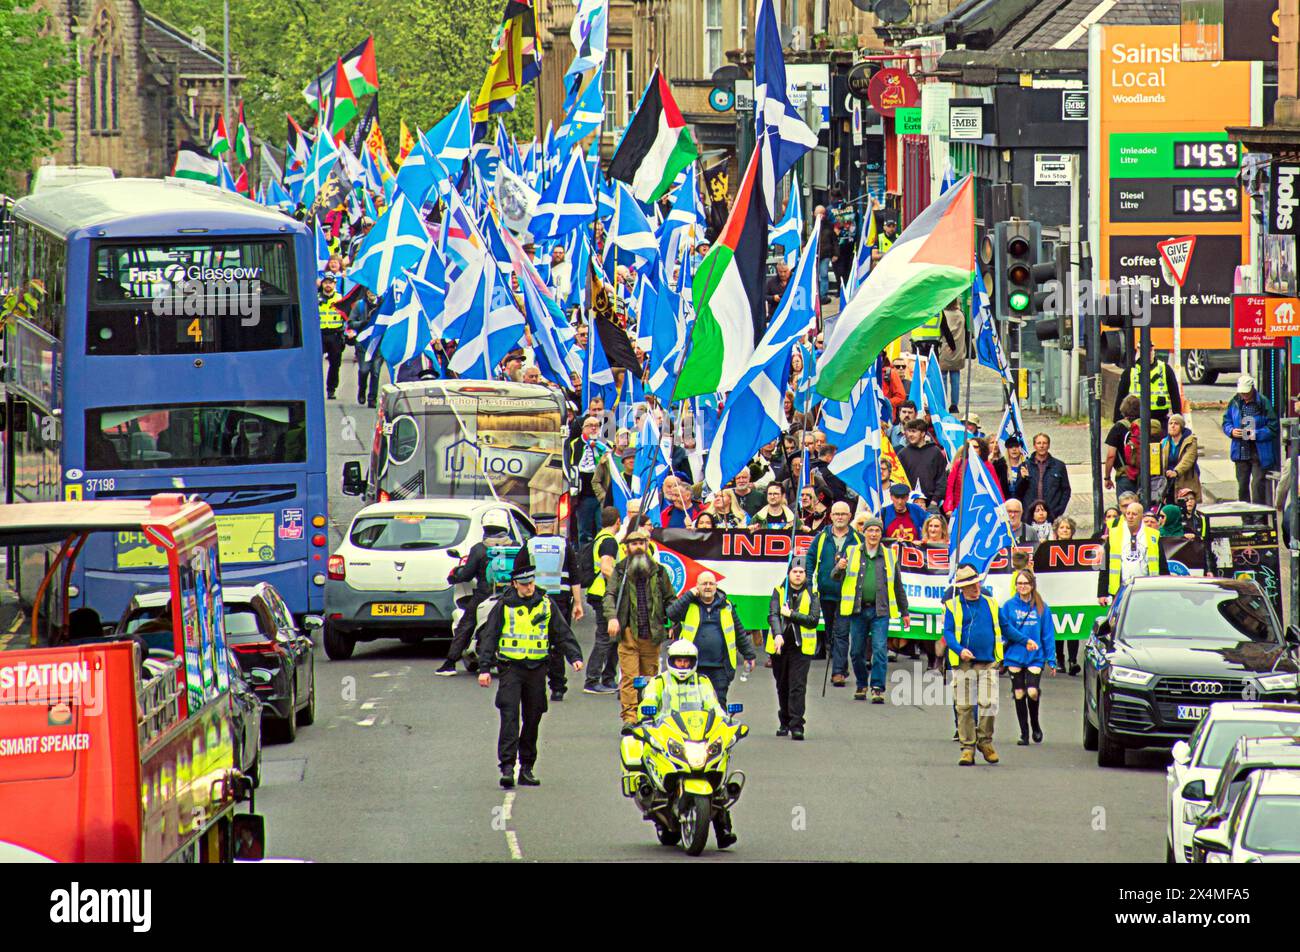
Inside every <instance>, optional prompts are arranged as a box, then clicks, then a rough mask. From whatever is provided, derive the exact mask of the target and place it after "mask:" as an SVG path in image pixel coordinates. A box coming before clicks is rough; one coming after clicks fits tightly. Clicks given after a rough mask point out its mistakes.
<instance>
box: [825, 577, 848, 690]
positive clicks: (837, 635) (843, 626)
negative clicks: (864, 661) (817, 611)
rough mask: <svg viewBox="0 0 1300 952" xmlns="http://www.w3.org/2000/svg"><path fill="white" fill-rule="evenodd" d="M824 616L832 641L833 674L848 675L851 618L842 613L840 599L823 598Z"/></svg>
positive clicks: (827, 632) (827, 631) (829, 637)
mask: <svg viewBox="0 0 1300 952" xmlns="http://www.w3.org/2000/svg"><path fill="white" fill-rule="evenodd" d="M822 618H824V619H825V620H826V634H827V636H828V639H829V641H830V643H831V674H838V675H840V676H842V677H843V676H846V675H847V674H848V673H849V620H848V618H846V617H844V616H842V615H840V600H839V597H838V596H836V597H835V598H834V599H833V600H832V599H829V598H823V599H822Z"/></svg>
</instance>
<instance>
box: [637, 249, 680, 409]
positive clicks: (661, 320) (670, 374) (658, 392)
mask: <svg viewBox="0 0 1300 952" xmlns="http://www.w3.org/2000/svg"><path fill="white" fill-rule="evenodd" d="M660 269H661V272H660V277H659V293H658V294H657V295H656V296H655V310H654V314H653V315H652V316H651V318H650V356H649V359H648V361H647V365H648V367H649V370H650V379H649V381H648V382H647V392H649V393H652V394H654V395H655V397H657V398H658V400H659V402H660V403H663V404H668V403H671V402H672V396H673V387H674V386H676V384H677V371H678V370H679V369H680V367H681V362H682V356H683V354H684V351H685V348H686V341H687V339H688V334H687V307H688V306H689V305H688V303H687V299H688V298H689V295H688V294H685V293H684V291H685V288H686V287H687V286H688V285H689V284H690V261H689V260H687V261H684V262H682V267H681V272H680V274H679V275H678V279H677V288H676V291H675V292H674V291H673V290H672V286H671V283H670V282H669V281H668V280H667V274H666V269H667V265H665V264H664V263H663V262H660Z"/></svg>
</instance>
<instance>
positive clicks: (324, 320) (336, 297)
mask: <svg viewBox="0 0 1300 952" xmlns="http://www.w3.org/2000/svg"><path fill="white" fill-rule="evenodd" d="M341 300H343V295H341V294H339V292H337V291H335V292H334V294H333V295H332V296H331V297H330V299H329V300H328V301H321V302H320V329H321V330H323V331H336V330H339V329H340V328H342V327H343V312H342V311H340V310H339V309H338V308H337V307H335V306H334V305H336V304H338V303H339V301H341Z"/></svg>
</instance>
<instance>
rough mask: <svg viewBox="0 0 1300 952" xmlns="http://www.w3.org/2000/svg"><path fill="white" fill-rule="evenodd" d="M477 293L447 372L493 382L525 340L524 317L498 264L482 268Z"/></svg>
mask: <svg viewBox="0 0 1300 952" xmlns="http://www.w3.org/2000/svg"><path fill="white" fill-rule="evenodd" d="M478 291H479V294H478V297H477V300H476V301H475V306H474V307H473V308H472V309H471V310H470V311H469V314H468V316H467V317H466V320H465V325H464V330H463V332H462V333H461V335H460V346H459V347H457V348H456V353H454V354H452V357H451V362H450V364H448V369H450V370H451V371H452V372H453V373H455V374H456V375H457V376H459V377H463V378H466V379H473V380H491V379H493V376H494V375H495V374H496V369H497V367H498V365H500V363H501V361H502V360H504V359H505V356H506V354H508V353H510V351H511V349H512V348H514V347H515V346H516V345H517V344H518V343H519V339H520V338H521V337H523V335H524V315H523V314H522V313H520V311H519V308H518V307H517V306H516V305H515V299H514V297H513V296H512V295H511V294H510V286H509V285H508V284H506V283H505V282H504V281H502V279H501V277H500V273H499V272H498V271H497V268H496V266H495V264H493V265H490V266H488V267H485V268H484V269H483V274H482V277H481V278H480V279H479V288H478Z"/></svg>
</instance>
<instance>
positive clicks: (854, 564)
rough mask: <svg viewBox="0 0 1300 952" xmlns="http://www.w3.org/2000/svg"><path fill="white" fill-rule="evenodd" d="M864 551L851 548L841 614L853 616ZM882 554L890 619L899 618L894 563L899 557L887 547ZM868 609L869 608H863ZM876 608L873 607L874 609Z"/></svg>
mask: <svg viewBox="0 0 1300 952" xmlns="http://www.w3.org/2000/svg"><path fill="white" fill-rule="evenodd" d="M862 549H863V547H862V546H860V545H854V546H850V547H849V551H848V559H849V565H848V568H847V569H845V572H844V584H843V585H842V586H841V587H840V614H841V615H851V614H853V600H854V598H855V597H856V596H857V594H858V583H859V582H860V581H861V576H862ZM880 551H881V554H882V555H883V556H884V558H885V592H886V593H887V596H888V598H889V617H890V618H897V617H898V596H897V595H896V594H895V592H894V563H895V562H896V561H897V559H898V556H896V555H895V554H894V550H893V549H891V548H889V547H888V546H886V545H883V544H882V545H881V546H880ZM862 607H863V608H866V607H867V606H865V605H864V606H862ZM875 607H876V606H875V605H872V606H871V608H872V609H874V608H875Z"/></svg>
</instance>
